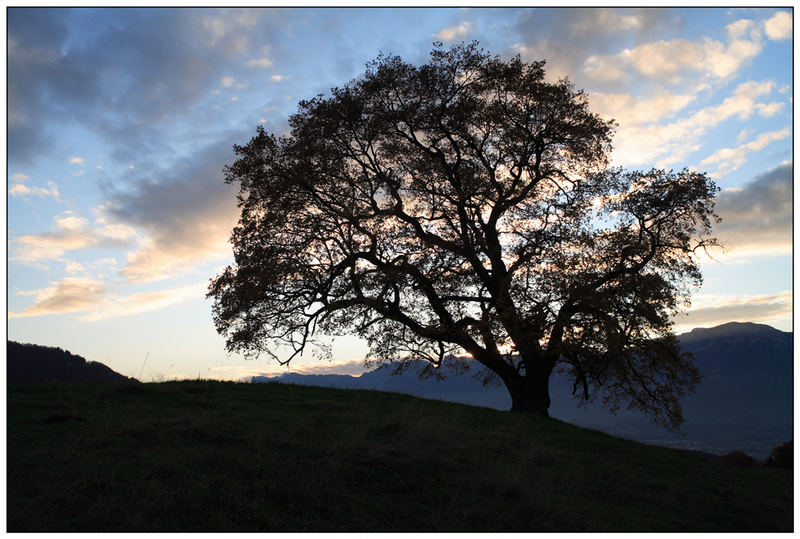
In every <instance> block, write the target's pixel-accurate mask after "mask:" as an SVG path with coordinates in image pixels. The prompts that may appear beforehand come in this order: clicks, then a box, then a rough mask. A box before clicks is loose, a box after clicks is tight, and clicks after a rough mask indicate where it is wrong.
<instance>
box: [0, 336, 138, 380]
mask: <svg viewBox="0 0 800 539" xmlns="http://www.w3.org/2000/svg"><path fill="white" fill-rule="evenodd" d="M7 350H8V355H7V357H8V359H7V370H6V372H7V374H8V382H9V383H36V382H138V380H135V379H134V378H128V377H127V376H123V375H121V374H119V373H118V372H116V371H114V370H112V369H110V368H109V367H107V366H105V365H103V364H102V363H97V362H94V361H86V360H85V359H84V358H82V357H81V356H78V355H75V354H72V353H70V352H68V351H66V350H62V349H61V348H54V347H49V346H39V345H37V344H22V343H18V342H14V341H8V348H7Z"/></svg>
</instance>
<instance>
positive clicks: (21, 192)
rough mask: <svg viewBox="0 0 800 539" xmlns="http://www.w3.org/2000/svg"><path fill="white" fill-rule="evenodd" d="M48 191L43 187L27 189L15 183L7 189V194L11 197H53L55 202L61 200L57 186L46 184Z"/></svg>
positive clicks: (25, 186)
mask: <svg viewBox="0 0 800 539" xmlns="http://www.w3.org/2000/svg"><path fill="white" fill-rule="evenodd" d="M47 185H48V186H49V189H46V188H44V187H28V186H27V185H25V184H22V183H15V184H13V185H12V186H11V187H9V188H8V194H9V195H11V196H13V197H29V196H35V197H53V198H54V199H56V200H61V195H60V194H59V193H58V186H56V184H55V183H53V182H47Z"/></svg>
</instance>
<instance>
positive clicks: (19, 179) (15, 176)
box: [11, 172, 30, 182]
mask: <svg viewBox="0 0 800 539" xmlns="http://www.w3.org/2000/svg"><path fill="white" fill-rule="evenodd" d="M11 180H12V181H15V182H24V181H25V180H30V178H29V177H28V176H26V175H25V174H21V173H19V172H17V173H16V174H12V175H11Z"/></svg>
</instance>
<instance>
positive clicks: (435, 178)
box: [208, 43, 717, 427]
mask: <svg viewBox="0 0 800 539" xmlns="http://www.w3.org/2000/svg"><path fill="white" fill-rule="evenodd" d="M289 126H290V133H289V134H288V135H286V136H280V137H277V136H275V135H271V134H267V133H266V132H265V130H264V129H263V127H259V128H258V131H257V134H256V136H255V137H254V138H253V139H252V140H251V141H250V142H249V143H248V144H247V145H245V146H234V149H235V151H236V153H237V155H238V159H237V160H236V161H235V162H234V163H233V164H232V165H230V166H228V167H226V170H225V173H226V181H227V182H228V183H234V182H238V183H239V184H240V192H239V195H238V203H239V206H240V208H241V212H242V213H241V219H240V221H239V224H238V226H236V228H235V229H234V231H233V235H232V243H233V246H234V256H235V265H234V266H232V267H228V268H227V269H226V270H225V271H224V272H223V273H222V274H220V275H218V276H217V277H216V278H215V279H214V280H213V281H212V283H211V285H210V288H209V294H208V295H209V297H213V298H214V300H215V303H214V320H215V324H216V327H217V329H218V331H219V332H220V333H221V334H223V335H224V336H225V337H226V340H227V347H228V349H229V351H240V352H245V353H248V354H259V353H261V352H265V353H267V354H269V355H272V356H273V357H276V358H277V359H278V360H279V361H280V362H282V363H286V362H288V361H291V359H292V358H294V357H296V355H298V354H300V353H302V352H303V351H304V350H305V349H306V348H307V347H309V346H311V345H314V344H315V343H317V344H321V343H319V342H318V339H316V337H317V336H318V335H319V334H320V332H322V333H323V334H329V335H335V334H342V333H351V334H355V335H358V336H360V337H363V338H365V339H366V340H367V342H368V343H369V345H370V351H371V354H372V355H373V356H374V357H375V358H378V361H379V362H381V361H406V360H408V359H412V358H416V359H427V360H428V361H430V362H431V366H432V367H436V366H438V365H439V364H440V363H441V361H442V360H443V358H444V357H445V356H448V355H450V354H461V355H464V354H468V355H469V356H471V357H472V358H474V360H476V361H478V362H480V363H481V364H482V365H484V366H485V367H486V368H487V369H488V371H489V372H491V373H492V374H493V375H494V376H497V377H499V379H500V380H501V381H502V382H503V383H504V384H505V386H506V387H507V389H508V391H509V393H510V395H511V399H512V409H513V410H524V411H531V412H534V413H537V414H540V415H543V416H546V415H548V409H549V406H550V397H549V390H548V385H549V378H550V375H551V373H552V372H553V371H554V369H556V368H558V369H560V370H563V371H565V372H566V373H568V374H569V375H571V376H572V377H573V378H574V380H575V386H574V388H575V391H576V392H578V393H579V396H580V397H582V398H586V399H594V398H596V397H597V395H598V394H601V395H602V401H603V403H604V404H605V405H607V406H610V407H611V408H612V409H616V408H618V407H619V406H620V405H621V403H623V402H628V403H629V406H630V407H633V408H638V409H641V410H643V411H645V412H648V413H649V414H650V415H651V416H652V417H653V419H654V420H655V421H658V422H660V423H662V424H664V425H666V426H669V427H676V426H677V425H678V424H679V423H680V422H681V421H682V417H681V408H680V403H679V401H678V398H679V397H680V396H681V395H682V394H683V393H684V392H685V391H692V390H693V389H694V387H695V384H696V383H697V382H698V381H699V374H698V371H697V370H696V369H695V367H694V366H693V364H692V358H691V357H690V356H689V355H687V354H683V353H681V351H680V349H679V347H678V345H677V342H676V339H675V337H674V334H673V332H672V324H671V322H670V317H671V316H672V315H674V314H675V313H676V312H678V311H679V310H680V309H681V308H682V307H684V306H685V305H687V304H688V300H689V292H690V290H691V288H692V287H693V286H697V285H699V284H700V282H701V274H700V272H699V269H698V265H697V258H696V252H697V251H698V249H701V248H704V247H707V246H709V245H714V244H715V243H716V241H715V240H714V239H713V238H710V237H708V235H709V234H710V233H711V228H710V227H711V222H712V221H713V220H714V219H716V216H715V215H714V213H713V204H714V197H715V196H716V192H717V189H716V187H715V186H714V184H713V183H712V182H711V181H710V180H709V179H708V178H707V176H706V175H704V174H701V173H696V172H690V171H688V170H683V171H681V172H677V173H675V172H671V171H669V172H667V171H663V170H651V171H649V172H624V171H622V170H620V169H615V168H609V166H608V156H609V153H610V151H611V137H612V132H613V128H614V124H613V123H612V122H608V121H604V120H602V119H601V118H600V117H599V116H597V115H595V114H593V113H592V112H590V110H589V107H588V100H587V96H586V95H585V94H584V93H583V92H582V91H576V90H575V89H574V87H573V86H572V85H571V84H570V83H569V82H568V81H567V80H561V81H558V82H555V83H551V82H547V81H546V80H545V73H544V62H541V61H537V62H532V63H525V62H523V61H522V60H521V59H520V58H519V57H516V58H513V59H511V60H509V61H504V60H502V59H500V58H498V57H494V56H491V55H489V54H488V53H486V52H484V51H483V50H481V49H479V48H478V46H477V44H476V43H472V44H467V45H464V44H462V45H458V46H455V47H453V48H452V49H449V50H444V49H443V48H442V46H441V44H440V43H436V44H435V49H434V50H433V52H432V53H431V60H430V62H429V63H427V64H425V65H422V66H414V65H410V64H408V63H406V62H404V61H403V60H401V59H400V58H399V57H396V56H384V55H381V56H379V57H378V58H377V59H376V60H375V61H374V62H372V63H370V64H368V65H367V70H366V72H365V74H364V75H363V76H362V77H360V78H358V79H356V80H353V81H351V82H350V83H348V84H347V85H346V86H344V87H343V88H334V89H332V90H331V94H330V95H328V96H324V95H318V96H317V97H315V98H314V99H311V100H308V101H301V102H300V103H299V106H298V112H297V114H295V115H293V116H292V117H291V118H290V120H289ZM278 345H282V346H283V348H284V349H285V350H287V355H286V356H284V357H283V358H281V357H280V356H279V355H278V354H277V353H276V348H275V347H276V346H278ZM598 390H601V391H598Z"/></svg>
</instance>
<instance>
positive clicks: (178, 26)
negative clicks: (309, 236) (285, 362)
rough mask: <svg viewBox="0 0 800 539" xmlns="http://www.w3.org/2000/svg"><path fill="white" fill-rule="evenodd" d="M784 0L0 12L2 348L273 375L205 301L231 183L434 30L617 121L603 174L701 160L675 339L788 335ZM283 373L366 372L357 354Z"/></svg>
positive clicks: (693, 165)
mask: <svg viewBox="0 0 800 539" xmlns="http://www.w3.org/2000/svg"><path fill="white" fill-rule="evenodd" d="M792 18H793V13H792V10H791V9H790V8H781V9H772V8H770V9H767V8H763V9H744V8H733V9H729V8H704V9H691V8H689V9H655V8H613V9H612V8H585V9H578V8H558V9H536V8H533V9H531V8H525V9H523V8H496V9H494V8H480V9H479V8H436V9H432V8H394V9H378V8H370V9H366V8H313V9H309V8H305V9H299V8H273V9H267V8H241V9H211V8H198V9H187V8H179V9H138V8H125V9H89V8H75V9H65V8H47V9H45V8H40V9H21V8H9V9H8V10H7V37H8V40H7V136H8V139H7V208H6V210H7V257H8V259H7V260H8V263H7V291H6V292H7V307H8V320H7V331H8V338H9V339H11V340H15V341H20V342H29V343H35V344H41V345H46V346H58V347H61V348H63V349H66V350H69V351H71V352H73V353H75V354H79V355H81V356H83V357H85V358H86V359H87V360H90V361H100V362H103V363H105V364H106V365H108V366H109V367H111V368H112V369H114V370H116V371H118V372H120V373H122V374H125V375H127V376H134V377H137V378H140V379H143V380H146V381H152V380H166V379H173V378H198V377H200V378H214V379H226V380H239V379H243V378H245V377H247V376H253V375H258V374H266V375H273V374H276V373H279V372H285V371H286V368H285V367H284V368H281V367H279V366H278V365H277V363H269V362H268V361H267V360H266V359H264V360H255V361H252V360H250V361H248V360H245V359H244V358H243V357H240V356H238V355H232V354H228V353H227V352H226V351H225V343H224V339H223V338H222V337H220V336H219V335H217V333H216V331H215V329H214V324H213V322H212V318H211V306H212V303H211V300H208V299H205V293H206V289H207V287H208V284H209V281H210V279H211V278H212V277H214V276H215V275H216V274H217V273H219V272H220V271H221V270H222V269H223V268H224V267H225V266H227V265H228V264H230V263H231V262H232V255H231V245H230V243H229V242H228V239H229V236H230V232H231V230H232V228H233V226H234V225H235V224H236V221H237V218H238V212H237V208H236V204H235V194H236V187H235V186H229V185H226V184H225V183H224V182H223V172H222V171H223V167H224V166H225V165H226V164H231V163H232V162H233V160H234V153H233V149H232V148H233V145H234V144H245V143H247V142H248V141H249V140H250V138H251V137H252V136H254V135H255V132H256V127H257V126H258V125H263V126H264V127H265V128H266V130H267V131H268V132H273V133H276V134H281V133H284V132H285V131H286V129H287V119H288V117H289V116H290V115H291V114H293V113H294V112H296V111H297V103H298V101H299V100H301V99H306V98H311V97H313V96H315V95H317V94H325V93H327V92H329V91H330V89H331V88H333V87H337V86H342V85H344V84H346V83H347V82H348V81H350V80H352V79H353V78H356V77H358V76H359V75H360V74H361V73H363V71H364V66H365V64H366V63H367V62H370V61H371V60H374V59H375V58H376V57H377V56H378V54H379V53H381V52H383V53H388V54H397V55H399V56H401V57H402V58H403V59H405V60H406V61H410V62H413V63H415V64H422V63H425V62H426V61H427V60H428V58H429V56H428V55H429V53H430V51H431V49H432V48H433V46H432V43H433V42H434V41H441V42H443V43H444V44H445V45H450V44H455V43H459V42H462V41H466V42H469V41H472V40H476V41H478V42H479V43H480V45H481V47H483V48H484V49H486V50H487V51H489V52H491V53H493V54H497V55H499V56H501V57H503V58H511V57H513V56H515V55H520V56H521V57H522V59H523V60H526V61H532V60H540V59H543V60H545V61H546V62H547V63H546V66H545V69H546V71H547V76H548V78H550V79H552V80H555V79H558V78H560V77H564V76H566V77H568V78H569V79H570V80H571V81H572V82H573V83H574V84H575V86H576V87H577V88H579V89H583V90H585V91H586V92H587V93H588V95H589V104H590V107H591V108H592V109H593V110H594V111H595V112H597V113H598V114H600V115H602V116H603V117H605V118H613V119H615V120H616V122H617V124H618V128H617V130H616V134H615V137H614V152H613V154H612V163H613V164H614V165H615V166H621V167H624V168H626V169H630V170H634V169H641V170H649V169H650V168H652V167H658V168H664V169H675V170H679V169H682V168H684V167H688V168H690V169H692V170H701V171H706V172H707V173H708V174H709V175H710V176H711V178H712V179H713V180H714V181H715V182H716V183H717V185H718V186H719V187H720V188H721V191H720V193H719V197H718V200H717V213H718V214H719V215H720V216H721V217H722V219H723V221H722V223H721V224H720V225H718V226H717V227H716V228H715V234H716V235H717V236H718V237H719V238H720V239H721V240H722V241H723V243H724V244H725V250H724V251H718V252H715V253H714V255H713V258H704V259H702V261H701V267H702V269H703V273H704V277H705V282H704V284H703V286H702V287H701V288H700V289H698V290H696V291H695V293H694V294H693V296H692V306H691V308H690V310H689V311H688V312H687V313H686V314H684V315H682V316H680V317H679V318H677V319H676V321H675V323H676V330H677V332H678V333H680V332H684V331H688V330H690V329H692V328H694V327H710V326H714V325H717V324H720V323H724V322H728V321H741V322H744V321H749V322H758V323H766V324H770V325H772V326H774V327H776V328H778V329H781V330H784V331H791V329H792V194H793V191H792V170H793V168H792V167H793V163H792V125H793V124H792V114H793V104H792V97H793V86H792V51H793V42H792ZM333 345H334V359H333V361H331V362H319V361H318V360H316V359H314V358H311V357H303V358H300V359H299V360H298V361H295V362H293V363H292V365H291V367H290V369H291V370H292V371H293V372H340V373H351V374H353V373H360V372H363V367H362V362H363V358H364V356H365V354H366V352H367V350H366V346H365V345H364V344H363V343H362V342H360V341H359V340H357V339H355V338H352V337H340V338H337V339H336V340H334V342H333Z"/></svg>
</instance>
